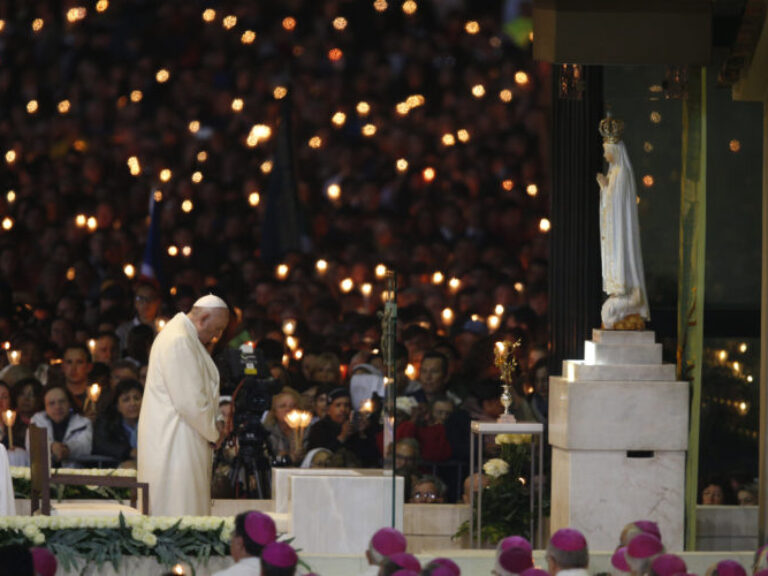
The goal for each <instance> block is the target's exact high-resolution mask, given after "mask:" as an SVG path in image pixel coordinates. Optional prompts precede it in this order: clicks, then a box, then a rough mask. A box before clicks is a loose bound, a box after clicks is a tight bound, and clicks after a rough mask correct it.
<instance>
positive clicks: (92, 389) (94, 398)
mask: <svg viewBox="0 0 768 576" xmlns="http://www.w3.org/2000/svg"><path fill="white" fill-rule="evenodd" d="M99 396H101V386H99V385H98V384H91V385H90V386H89V387H88V398H90V400H91V402H93V403H94V404H95V403H96V402H98V401H99Z"/></svg>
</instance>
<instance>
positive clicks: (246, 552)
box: [213, 511, 277, 576]
mask: <svg viewBox="0 0 768 576" xmlns="http://www.w3.org/2000/svg"><path fill="white" fill-rule="evenodd" d="M276 538H277V529H276V528H275V522H274V521H273V520H272V518H270V517H269V516H267V515H266V514H264V513H262V512H257V511H252V512H241V513H240V514H238V515H237V516H235V529H234V530H233V531H232V536H231V538H230V541H229V553H230V554H231V555H232V559H233V560H234V561H235V564H234V565H233V566H230V567H229V568H227V569H226V570H221V571H219V572H216V573H215V574H214V575H213V576H259V574H261V553H262V552H263V551H264V547H265V546H268V545H269V544H271V543H273V542H274V541H275V540H276Z"/></svg>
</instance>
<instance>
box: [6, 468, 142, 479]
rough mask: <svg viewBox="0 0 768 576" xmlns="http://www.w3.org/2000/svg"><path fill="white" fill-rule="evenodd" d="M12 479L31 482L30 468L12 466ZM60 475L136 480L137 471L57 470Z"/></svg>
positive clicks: (105, 469) (107, 469) (117, 469)
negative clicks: (116, 477) (115, 477)
mask: <svg viewBox="0 0 768 576" xmlns="http://www.w3.org/2000/svg"><path fill="white" fill-rule="evenodd" d="M10 468H11V478H18V479H20V480H30V479H31V475H30V472H29V466H11V467H10ZM54 471H55V472H57V473H58V474H77V475H78V476H102V477H104V476H119V477H121V478H136V470H133V469H131V468H56V469H55V470H54Z"/></svg>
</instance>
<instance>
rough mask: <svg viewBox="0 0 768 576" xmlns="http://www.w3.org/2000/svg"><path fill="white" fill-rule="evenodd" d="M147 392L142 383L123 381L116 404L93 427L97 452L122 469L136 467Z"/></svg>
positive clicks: (113, 401) (117, 393) (110, 404)
mask: <svg viewBox="0 0 768 576" xmlns="http://www.w3.org/2000/svg"><path fill="white" fill-rule="evenodd" d="M143 393H144V389H143V388H142V386H141V383H140V382H139V381H138V380H122V381H121V382H120V383H119V384H118V385H117V388H115V393H114V394H113V396H112V401H111V402H110V403H109V405H108V406H107V408H106V410H105V412H104V413H103V414H101V415H99V417H98V418H96V422H95V423H94V425H93V453H94V454H99V455H101V456H109V457H111V458H114V459H115V460H117V461H119V462H120V463H121V467H128V468H135V467H136V444H137V442H136V437H137V425H138V422H139V412H140V410H141V398H142V395H143Z"/></svg>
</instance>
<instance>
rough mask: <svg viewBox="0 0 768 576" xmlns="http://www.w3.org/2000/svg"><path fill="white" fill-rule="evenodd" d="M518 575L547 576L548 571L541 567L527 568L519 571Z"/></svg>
mask: <svg viewBox="0 0 768 576" xmlns="http://www.w3.org/2000/svg"><path fill="white" fill-rule="evenodd" d="M520 576H549V572H547V571H546V570H542V569H541V568H528V570H524V571H523V572H521V573H520Z"/></svg>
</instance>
